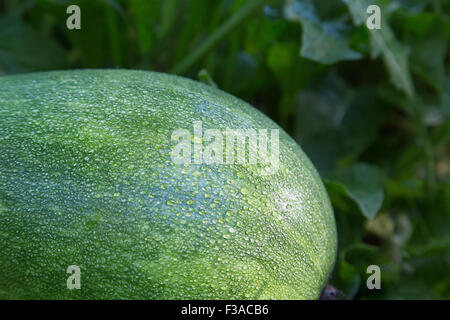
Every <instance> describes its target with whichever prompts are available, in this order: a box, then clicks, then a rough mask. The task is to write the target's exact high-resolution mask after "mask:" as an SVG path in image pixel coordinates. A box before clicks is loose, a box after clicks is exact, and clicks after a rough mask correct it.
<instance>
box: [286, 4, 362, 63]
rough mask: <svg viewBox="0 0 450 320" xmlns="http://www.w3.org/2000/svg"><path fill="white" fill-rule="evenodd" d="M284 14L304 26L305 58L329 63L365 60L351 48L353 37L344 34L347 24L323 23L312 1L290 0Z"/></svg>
mask: <svg viewBox="0 0 450 320" xmlns="http://www.w3.org/2000/svg"><path fill="white" fill-rule="evenodd" d="M284 12H285V16H286V18H287V19H289V20H292V21H298V22H300V23H301V24H302V27H303V37H302V47H301V49H300V54H301V56H303V57H305V58H308V59H311V60H314V61H317V62H321V63H325V64H333V63H336V62H338V61H341V60H356V59H360V58H362V55H361V54H360V53H358V52H356V51H354V50H352V49H351V48H350V38H349V37H348V36H347V35H346V34H345V32H344V31H345V25H344V24H342V23H340V22H322V21H320V19H319V18H318V17H317V15H316V12H315V7H314V4H313V3H312V2H311V1H308V0H297V1H290V2H289V3H288V4H287V5H286V6H285V8H284Z"/></svg>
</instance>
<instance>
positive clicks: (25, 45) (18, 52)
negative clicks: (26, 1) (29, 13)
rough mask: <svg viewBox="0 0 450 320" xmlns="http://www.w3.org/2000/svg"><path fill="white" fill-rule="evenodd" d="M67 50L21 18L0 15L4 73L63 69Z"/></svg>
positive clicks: (0, 60) (0, 65) (0, 66)
mask: <svg viewBox="0 0 450 320" xmlns="http://www.w3.org/2000/svg"><path fill="white" fill-rule="evenodd" d="M66 63H67V61H66V56H65V51H64V49H62V48H61V46H60V45H59V44H58V43H56V42H54V41H53V40H52V39H51V38H49V37H48V36H47V35H45V34H42V33H40V32H37V31H35V30H33V29H32V28H30V27H29V26H27V25H25V24H24V23H23V22H22V21H21V20H20V19H19V18H18V17H16V16H13V15H5V16H3V17H2V18H0V71H3V72H4V73H20V72H32V71H40V70H51V69H60V68H64V67H65V66H66Z"/></svg>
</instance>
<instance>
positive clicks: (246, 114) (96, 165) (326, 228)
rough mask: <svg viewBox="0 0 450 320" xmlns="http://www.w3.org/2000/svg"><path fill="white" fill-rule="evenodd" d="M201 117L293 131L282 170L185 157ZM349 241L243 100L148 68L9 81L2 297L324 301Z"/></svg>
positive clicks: (2, 117) (310, 171)
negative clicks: (340, 246)
mask: <svg viewBox="0 0 450 320" xmlns="http://www.w3.org/2000/svg"><path fill="white" fill-rule="evenodd" d="M194 121H201V123H202V125H203V128H202V130H203V131H206V130H207V129H218V130H219V131H220V132H225V130H226V128H229V129H241V130H250V129H255V130H260V129H262V130H264V129H267V130H269V129H270V130H275V129H279V167H278V169H277V170H276V171H274V172H272V173H270V174H264V170H260V169H262V168H264V166H263V164H262V162H261V161H260V162H256V164H255V163H254V162H253V163H252V161H251V160H252V159H251V158H248V159H246V161H243V162H234V163H232V162H230V163H225V161H224V162H223V163H222V164H220V163H208V164H207V163H204V162H201V161H200V162H199V161H197V160H198V159H196V160H195V161H192V162H191V163H178V162H174V159H173V157H172V155H173V150H174V146H176V144H177V143H178V142H177V141H176V140H173V133H174V132H175V131H176V130H178V129H185V130H188V131H190V132H193V130H194V129H193V126H194ZM203 131H202V132H203ZM258 132H259V131H258ZM191 138H192V137H191ZM198 139H199V138H198V137H193V138H192V145H195V143H197V144H198V143H201V145H202V146H203V147H204V148H205V150H206V147H207V146H208V143H207V141H206V139H205V138H204V137H203V138H201V139H200V140H202V141H200V142H199V141H195V140H198ZM180 141H181V140H180ZM212 141H213V140H210V142H211V143H212ZM216 142H217V141H216ZM223 143H224V144H225V141H224V142H223ZM216 146H217V145H216ZM247 147H248V148H247V149H245V152H246V153H245V154H246V155H247V156H248V157H255V154H254V153H251V146H250V142H248V146H247ZM186 150H187V149H186ZM216 151H218V149H217V150H216V149H214V152H216ZM223 152H224V154H223V156H226V155H225V153H227V149H226V148H225V147H224V149H223ZM236 152H237V151H236ZM211 154H212V153H211ZM214 154H216V153H214ZM257 155H258V156H259V154H257ZM192 157H194V154H192ZM200 160H201V159H200ZM259 160H261V159H259ZM197 162H198V163H197ZM336 242H337V240H336V227H335V221H334V216H333V211H332V208H331V205H330V202H329V199H328V196H327V194H326V191H325V189H324V186H323V184H322V182H321V179H320V177H319V175H318V173H317V172H316V170H315V169H314V167H313V165H312V164H311V162H310V161H309V160H308V158H307V157H306V156H305V154H304V153H303V151H302V150H301V149H300V147H299V146H298V145H297V144H296V143H295V142H294V140H292V139H291V138H290V137H289V136H288V135H287V134H286V133H285V132H284V131H282V129H280V128H279V127H278V126H277V125H276V124H275V123H274V122H272V121H271V120H269V119H268V118H267V117H266V116H264V115H263V114H261V113H260V112H259V111H257V110H256V109H254V108H253V107H251V106H250V105H248V104H247V103H245V102H243V101H241V100H239V99H237V98H235V97H233V96H231V95H229V94H226V93H224V92H222V91H220V90H217V89H215V88H212V87H210V86H207V85H204V84H201V83H198V82H195V81H191V80H187V79H184V78H181V77H175V76H171V75H166V74H160V73H154V72H144V71H125V70H84V71H55V72H44V73H33V74H25V75H14V76H3V77H0V299H313V298H317V297H318V295H319V293H320V291H321V289H322V288H323V286H324V284H325V283H326V281H327V278H328V276H329V274H330V272H331V270H332V267H333V264H334V260H335V255H336ZM71 265H76V266H79V268H80V270H81V277H80V284H81V287H80V289H72V290H70V289H68V286H67V282H68V278H69V277H70V276H71V274H70V273H67V269H68V267H69V266H71ZM72 280H73V279H72Z"/></svg>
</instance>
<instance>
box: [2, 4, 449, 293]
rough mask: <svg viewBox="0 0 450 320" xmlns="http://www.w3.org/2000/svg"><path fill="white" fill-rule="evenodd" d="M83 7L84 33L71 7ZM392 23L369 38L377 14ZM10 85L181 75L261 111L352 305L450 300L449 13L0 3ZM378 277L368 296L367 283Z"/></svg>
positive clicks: (399, 8)
mask: <svg viewBox="0 0 450 320" xmlns="http://www.w3.org/2000/svg"><path fill="white" fill-rule="evenodd" d="M70 4H78V5H79V6H80V7H81V20H82V22H81V30H68V29H67V28H66V19H67V17H68V14H66V8H67V6H68V5H70ZM370 4H377V5H379V6H380V7H381V8H382V17H383V19H382V28H381V29H380V30H368V29H367V28H366V26H365V21H366V19H367V17H368V15H367V13H366V11H365V10H366V8H367V6H368V5H370ZM0 13H1V16H0V74H13V73H20V72H31V71H39V70H50V69H61V68H134V69H148V70H157V71H163V72H175V73H180V74H183V75H185V76H188V77H191V78H195V79H200V80H201V81H204V82H206V83H209V84H211V85H214V86H216V85H217V86H218V87H219V88H221V89H222V90H225V91H227V92H230V93H232V94H234V95H236V96H238V97H240V98H242V99H244V100H246V101H248V102H250V103H251V104H253V105H254V106H255V107H257V108H259V109H260V110H261V111H262V112H264V113H266V114H267V115H268V116H269V117H271V118H272V119H274V120H275V121H276V122H278V123H279V124H280V125H281V126H282V127H283V128H284V129H285V130H286V131H287V132H289V133H290V134H291V135H292V136H293V137H294V138H295V139H296V140H297V141H298V142H299V143H300V144H301V145H302V147H303V149H304V150H305V152H306V153H307V154H308V155H309V157H310V158H311V159H312V160H313V162H314V163H315V165H316V167H317V168H318V170H319V171H320V173H321V175H322V177H323V179H324V181H325V184H326V186H327V189H328V191H329V194H330V198H331V200H332V203H333V206H334V209H335V215H336V220H337V225H338V229H339V254H338V260H337V263H336V268H335V270H334V273H333V275H332V278H331V279H330V283H331V284H333V285H335V286H336V287H337V288H338V289H340V290H342V291H343V292H344V294H345V296H346V297H347V298H349V299H351V298H360V299H379V298H389V299H408V298H414V299H428V298H438V299H450V184H449V175H450V174H449V140H450V121H449V115H450V81H449V79H450V65H449V61H450V54H449V50H448V43H449V39H450V15H449V13H450V0H441V1H440V0H336V1H319V0H286V1H281V0H278V1H277V0H272V1H270V0H268V1H264V0H221V1H210V0H178V1H176V0H164V1H156V0H129V1H119V0H103V1H101V0H80V1H75V0H73V1H72V0H71V1H62V0H61V1H58V0H35V1H33V0H3V1H0ZM372 264H376V265H379V266H380V267H381V270H382V289H381V290H368V289H367V287H366V279H367V277H368V274H367V273H366V269H367V267H368V266H369V265H372Z"/></svg>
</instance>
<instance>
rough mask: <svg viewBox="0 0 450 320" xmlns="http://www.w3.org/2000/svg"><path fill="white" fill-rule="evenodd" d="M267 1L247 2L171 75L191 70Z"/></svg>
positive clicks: (175, 68) (176, 67) (181, 62)
mask: <svg viewBox="0 0 450 320" xmlns="http://www.w3.org/2000/svg"><path fill="white" fill-rule="evenodd" d="M265 2H267V0H251V1H248V2H246V3H245V4H244V5H243V6H242V7H241V8H240V9H239V10H238V11H237V12H236V13H235V14H233V15H232V16H231V17H230V18H229V19H228V20H227V21H226V22H225V23H224V24H223V25H221V26H220V28H219V29H217V30H216V31H214V33H212V34H211V35H210V36H209V37H208V38H207V39H205V40H204V41H203V43H201V44H200V45H199V46H198V47H197V48H196V49H195V50H194V51H193V52H191V53H190V54H189V55H188V56H187V57H186V58H184V59H183V60H181V61H180V62H179V63H178V64H177V65H176V66H175V67H174V68H173V69H172V70H171V73H175V74H182V73H185V72H186V71H188V70H189V68H191V67H192V65H194V64H195V63H196V62H197V61H198V60H199V59H200V58H202V57H203V56H204V55H205V54H206V53H207V52H208V51H209V50H211V49H212V48H213V47H214V46H215V45H216V44H217V43H219V41H220V40H222V39H223V38H225V36H226V35H227V34H229V33H230V32H231V31H232V30H233V29H234V28H235V27H237V26H238V25H239V24H240V23H241V22H242V21H244V20H245V18H247V17H248V16H249V15H251V14H252V13H253V12H254V11H256V10H257V9H259V8H261V7H262V5H263V4H264V3H265Z"/></svg>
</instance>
